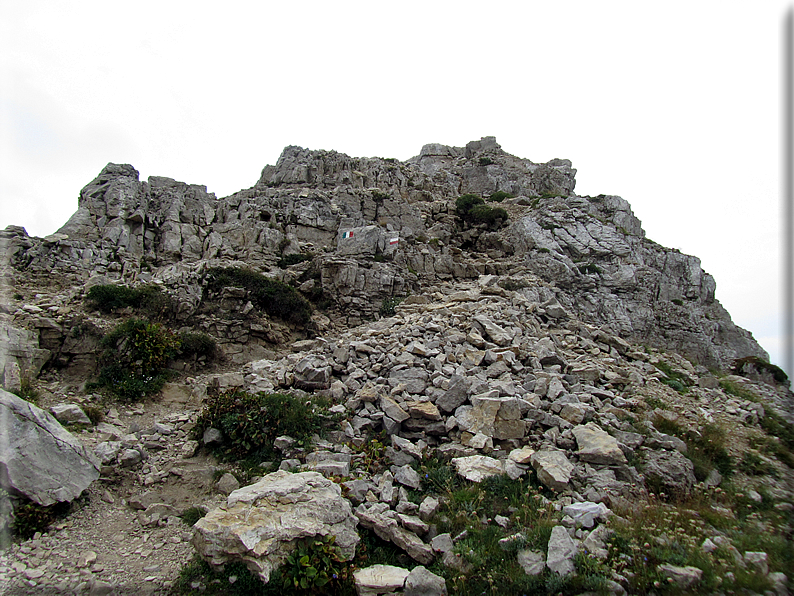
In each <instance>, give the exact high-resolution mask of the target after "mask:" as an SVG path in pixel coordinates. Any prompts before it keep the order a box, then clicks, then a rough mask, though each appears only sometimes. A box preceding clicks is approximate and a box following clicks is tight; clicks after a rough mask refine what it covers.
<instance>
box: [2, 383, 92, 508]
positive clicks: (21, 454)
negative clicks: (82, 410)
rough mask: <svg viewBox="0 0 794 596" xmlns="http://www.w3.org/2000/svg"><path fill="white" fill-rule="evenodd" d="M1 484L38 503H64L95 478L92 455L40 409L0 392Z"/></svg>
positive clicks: (45, 504)
mask: <svg viewBox="0 0 794 596" xmlns="http://www.w3.org/2000/svg"><path fill="white" fill-rule="evenodd" d="M0 437H2V441H3V448H2V449H0V469H2V470H3V473H2V474H1V475H0V479H2V482H3V488H4V489H5V490H9V491H11V492H18V493H21V494H23V495H25V496H26V497H27V498H29V499H30V500H32V501H35V502H36V503H38V504H39V505H44V506H47V505H52V504H53V503H57V502H68V501H71V500H73V499H74V498H75V497H77V496H79V495H80V493H82V492H83V491H84V490H85V489H86V488H88V486H89V485H90V484H91V483H92V482H93V481H94V480H96V479H97V478H99V466H100V463H99V461H98V459H97V458H96V456H95V455H94V454H93V453H91V452H90V451H88V450H87V449H85V448H84V447H83V446H82V445H81V444H80V442H79V441H78V440H77V439H76V438H75V437H74V436H73V435H72V434H71V433H69V432H68V431H66V430H65V429H64V428H63V427H62V426H61V425H60V424H58V422H57V420H55V418H53V417H52V416H51V415H50V414H48V413H47V412H45V411H43V410H42V409H41V408H38V407H36V406H34V405H33V404H31V403H29V402H27V401H25V400H23V399H20V398H19V397H17V396H16V395H13V394H12V393H8V392H6V391H3V390H0Z"/></svg>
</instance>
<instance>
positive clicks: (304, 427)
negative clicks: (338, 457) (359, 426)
mask: <svg viewBox="0 0 794 596" xmlns="http://www.w3.org/2000/svg"><path fill="white" fill-rule="evenodd" d="M321 406H322V404H319V403H314V402H312V400H310V399H302V398H298V397H295V396H292V395H286V394H282V393H257V394H250V393H246V392H244V391H233V392H228V393H218V394H216V395H210V396H209V397H208V398H207V405H206V406H205V407H204V409H203V410H202V412H201V414H200V415H199V417H198V420H197V421H196V426H195V428H194V430H193V433H194V437H195V438H196V439H198V440H200V439H201V438H202V437H203V435H204V431H205V430H207V429H208V428H217V429H218V430H220V431H221V432H222V433H223V437H224V444H223V445H222V447H221V451H222V453H223V455H224V456H225V457H226V458H228V459H245V458H248V457H251V456H254V457H258V458H267V457H273V456H274V455H276V454H275V453H274V451H273V441H274V440H275V439H276V437H279V436H282V435H288V436H290V437H292V438H293V439H295V440H296V441H297V442H298V444H303V443H306V442H308V441H309V439H310V438H311V436H312V434H314V433H318V432H320V431H321V430H322V429H323V426H324V424H325V422H326V420H328V418H327V417H326V416H325V415H324V414H322V413H321V409H322V408H321Z"/></svg>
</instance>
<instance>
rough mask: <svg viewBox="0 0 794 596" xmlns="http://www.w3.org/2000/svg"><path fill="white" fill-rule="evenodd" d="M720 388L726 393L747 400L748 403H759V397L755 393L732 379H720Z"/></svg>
mask: <svg viewBox="0 0 794 596" xmlns="http://www.w3.org/2000/svg"><path fill="white" fill-rule="evenodd" d="M720 387H721V388H722V390H723V391H724V392H725V393H728V394H729V395H733V396H734V397H739V398H741V399H746V400H747V401H758V396H757V395H756V394H755V392H753V391H751V390H750V389H748V388H747V387H743V386H742V385H740V384H739V383H736V382H734V381H731V380H730V379H720Z"/></svg>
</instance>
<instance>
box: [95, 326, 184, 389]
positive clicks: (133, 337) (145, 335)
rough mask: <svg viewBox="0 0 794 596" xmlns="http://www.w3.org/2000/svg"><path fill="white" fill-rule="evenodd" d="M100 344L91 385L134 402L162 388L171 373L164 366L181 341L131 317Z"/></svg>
mask: <svg viewBox="0 0 794 596" xmlns="http://www.w3.org/2000/svg"><path fill="white" fill-rule="evenodd" d="M101 345H102V347H103V348H104V352H103V353H102V355H101V356H100V365H101V369H100V371H99V378H98V379H97V381H96V382H95V383H93V384H92V386H93V387H104V388H106V389H107V390H108V391H109V392H110V393H112V394H113V395H115V396H116V397H118V398H119V399H122V400H125V401H135V400H138V399H140V398H142V397H144V396H146V395H151V394H152V393H156V392H158V391H160V389H162V387H163V385H164V384H165V382H166V381H167V380H168V379H169V377H170V376H171V374H170V372H169V371H168V370H166V365H167V364H168V362H169V361H170V360H171V359H172V358H174V357H175V356H176V355H177V352H178V351H179V348H180V345H181V342H180V340H179V337H178V336H176V335H175V334H174V333H173V332H172V331H170V330H169V329H168V328H166V327H164V326H163V325H161V324H159V323H152V322H149V321H144V320H141V319H135V318H133V319H128V320H127V321H125V322H123V323H121V324H120V325H117V326H116V327H115V328H114V329H113V330H112V331H111V332H110V333H109V334H108V335H106V336H105V337H104V338H103V339H102V342H101ZM90 388H91V387H87V389H90Z"/></svg>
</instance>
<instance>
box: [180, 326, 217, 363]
mask: <svg viewBox="0 0 794 596" xmlns="http://www.w3.org/2000/svg"><path fill="white" fill-rule="evenodd" d="M217 353H218V345H217V343H216V342H215V340H214V339H212V338H211V337H210V336H209V335H207V334H206V333H195V332H192V331H185V332H182V333H180V334H179V355H180V356H181V357H186V356H188V357H189V356H195V357H202V356H203V357H204V358H206V359H208V360H211V359H212V358H214V357H215V356H216V355H217Z"/></svg>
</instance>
